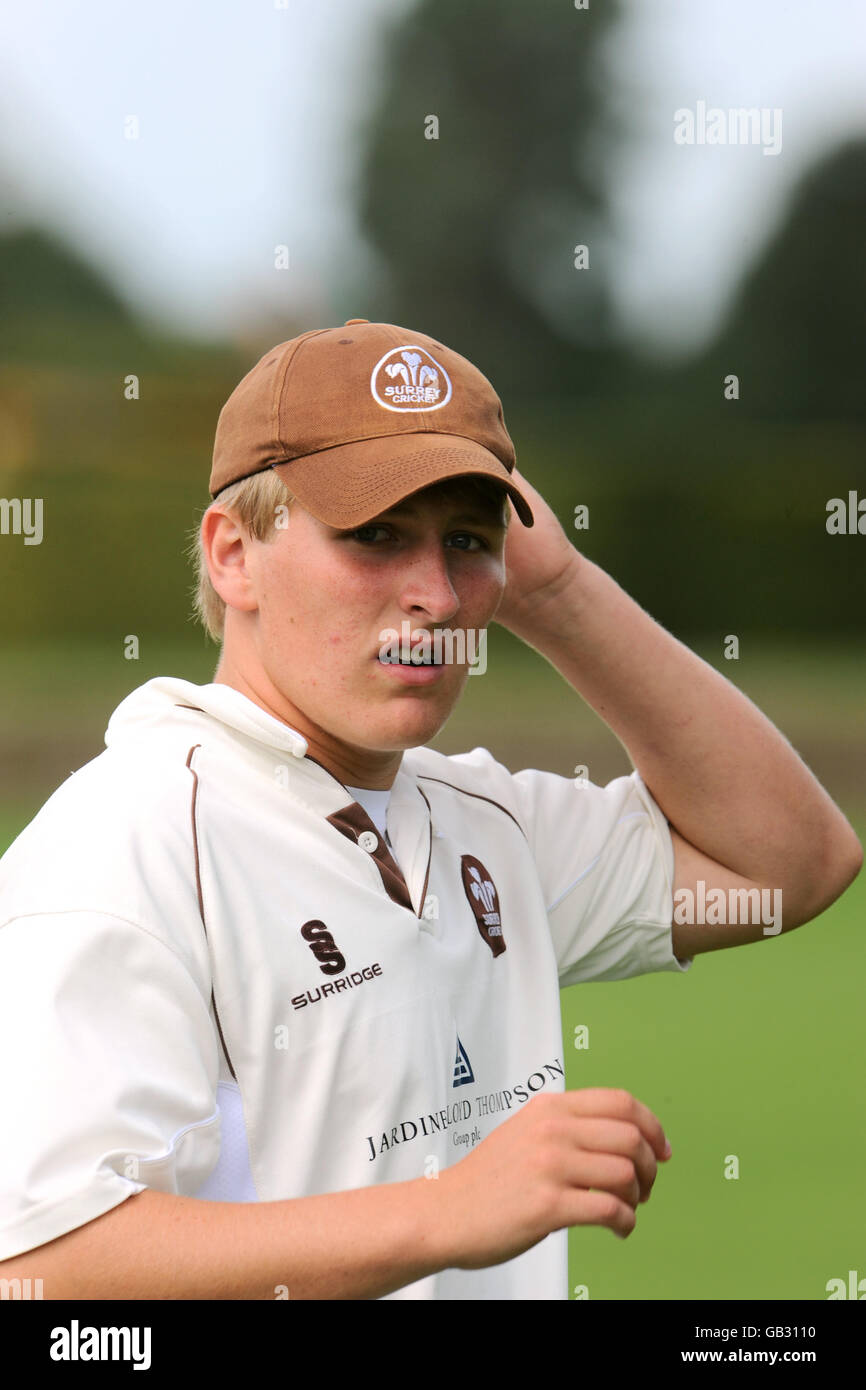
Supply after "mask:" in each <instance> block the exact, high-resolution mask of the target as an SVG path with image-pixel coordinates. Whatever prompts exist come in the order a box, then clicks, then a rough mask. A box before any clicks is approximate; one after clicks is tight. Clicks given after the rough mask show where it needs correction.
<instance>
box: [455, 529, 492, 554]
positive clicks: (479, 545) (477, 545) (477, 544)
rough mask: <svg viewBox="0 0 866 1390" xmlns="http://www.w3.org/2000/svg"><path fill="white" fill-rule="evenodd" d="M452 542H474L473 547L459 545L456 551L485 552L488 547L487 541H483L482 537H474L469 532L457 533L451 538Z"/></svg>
mask: <svg viewBox="0 0 866 1390" xmlns="http://www.w3.org/2000/svg"><path fill="white" fill-rule="evenodd" d="M450 540H452V541H454V540H457V541H470V542H472V545H471V546H469V545H458V546H456V547H455V549H457V550H470V549H473V550H484V549H485V548H486V546H487V542H486V541H485V540H482V539H481V537H480V536H473V535H472V534H471V533H470V532H469V531H457V532H456V533H455V534H454V535H453V536H451V537H450Z"/></svg>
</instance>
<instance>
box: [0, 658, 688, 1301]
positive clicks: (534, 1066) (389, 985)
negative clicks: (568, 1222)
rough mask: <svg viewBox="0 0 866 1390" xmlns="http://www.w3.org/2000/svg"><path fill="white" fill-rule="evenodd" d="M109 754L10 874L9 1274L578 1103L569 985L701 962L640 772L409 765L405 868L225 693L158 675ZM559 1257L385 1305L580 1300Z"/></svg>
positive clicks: (400, 793) (401, 800) (392, 819)
mask: <svg viewBox="0 0 866 1390" xmlns="http://www.w3.org/2000/svg"><path fill="white" fill-rule="evenodd" d="M105 741H106V745H107V746H106V750H105V751H104V752H103V753H101V754H100V755H99V756H98V757H96V758H94V759H93V761H92V762H89V763H87V764H86V765H85V766H84V767H82V768H81V769H80V770H79V771H78V772H76V773H74V774H73V775H72V776H71V777H70V778H68V779H67V781H66V782H64V783H63V785H62V786H60V787H59V788H58V790H57V791H56V792H55V793H54V795H53V796H52V797H50V799H49V800H48V801H47V802H46V803H45V805H44V806H43V807H42V809H41V811H40V812H39V814H38V815H37V816H36V817H35V819H34V820H33V821H32V822H31V823H30V825H29V826H28V827H27V828H26V829H25V830H24V831H23V832H22V834H21V835H20V836H19V837H18V839H17V840H16V841H15V842H14V844H13V845H11V846H10V848H9V850H8V851H7V853H6V854H5V855H4V856H3V858H2V860H0V1056H2V1057H3V1058H4V1059H5V1077H4V1107H3V1119H4V1125H5V1133H4V1134H3V1137H2V1144H0V1259H6V1258H9V1257H11V1256H13V1255H16V1254H19V1253H20V1252H22V1251H26V1250H29V1249H32V1248H33V1247H35V1246H37V1245H41V1244H43V1243H45V1242H46V1241H49V1240H53V1239H54V1238H56V1237H57V1236H59V1235H62V1234H63V1233H64V1232H66V1231H69V1230H72V1229H74V1228H75V1227H77V1226H80V1225H82V1224H83V1223H84V1222H87V1221H90V1220H92V1219H93V1218H95V1217H96V1216H99V1215H101V1214H102V1213H103V1212H106V1211H109V1210H110V1209H111V1208H112V1207H115V1206H117V1205H118V1204H119V1203H120V1202H122V1201H124V1200H125V1199H126V1198H127V1197H129V1196H130V1195H131V1194H133V1193H135V1192H139V1191H141V1190H142V1189H143V1188H144V1187H152V1188H156V1189H159V1190H161V1191H164V1192H175V1193H181V1194H184V1195H187V1196H201V1197H205V1196H208V1197H210V1198H214V1197H217V1198H218V1197H220V1196H222V1197H223V1199H225V1200H256V1199H258V1200H261V1201H276V1200H279V1199H285V1198H291V1197H302V1196H307V1195H312V1194H316V1193H324V1192H334V1191H340V1190H345V1189H349V1188H357V1187H364V1186H367V1185H370V1184H373V1183H381V1182H398V1181H402V1180H406V1179H411V1178H419V1177H421V1176H423V1175H425V1174H432V1173H434V1172H435V1171H436V1169H437V1167H439V1168H441V1167H444V1166H446V1165H448V1164H452V1163H456V1162H458V1161H459V1160H460V1159H461V1158H462V1157H463V1156H464V1155H465V1154H466V1153H467V1152H468V1151H469V1150H470V1149H471V1148H472V1147H474V1146H475V1145H476V1144H477V1143H479V1142H480V1141H481V1140H482V1139H483V1138H484V1137H485V1136H486V1135H488V1134H489V1133H490V1132H491V1130H492V1129H493V1128H494V1127H495V1126H496V1125H498V1124H501V1123H502V1122H504V1121H505V1120H507V1118H508V1117H509V1115H513V1114H514V1113H515V1112H516V1111H517V1110H519V1109H520V1108H521V1106H523V1105H525V1104H526V1103H527V1102H528V1101H529V1100H530V1099H531V1097H532V1096H533V1094H536V1093H538V1092H543V1091H561V1090H563V1088H564V1054H563V1043H562V1031H561V1019H560V1008H559V988H560V986H563V985H570V984H574V983H577V982H580V981H587V980H616V979H623V978H625V977H627V976H631V975H637V974H641V973H643V972H646V971H652V970H677V971H679V970H685V969H687V968H688V965H689V964H690V963H688V962H687V963H680V962H678V961H677V960H676V958H675V957H674V955H673V954H672V950H671V934H670V924H671V919H672V907H673V903H672V888H671V876H672V872H673V849H672V844H671V838H670V833H669V831H668V828H667V823H666V821H665V818H664V816H663V815H662V813H661V811H660V810H659V808H658V807H657V806H656V804H655V802H654V801H653V800H652V798H651V797H650V795H649V793H648V791H647V790H646V788H645V787H644V786H643V783H642V782H641V780H640V778H639V776H638V775H637V773H632V775H631V776H629V777H619V778H616V779H615V780H614V781H612V782H610V783H609V784H608V786H606V787H603V788H602V787H596V786H593V785H591V784H588V785H583V786H581V785H580V784H579V783H575V782H573V781H571V780H570V779H568V778H564V777H559V776H556V775H555V774H553V773H548V772H541V771H536V770H531V769H529V770H526V771H523V772H518V773H515V774H512V773H510V772H509V771H507V769H506V768H504V767H503V766H502V765H501V764H499V763H498V762H496V761H495V760H494V758H493V757H492V756H491V755H490V753H489V752H487V750H486V749H483V748H476V749H474V750H473V752H471V753H466V754H461V755H459V756H456V757H446V756H444V755H443V754H440V753H436V752H433V751H432V750H431V749H428V748H416V749H412V750H410V751H408V752H407V753H405V754H404V756H403V760H402V763H401V766H400V770H399V772H398V774H397V777H396V779H395V782H394V785H393V787H392V789H391V796H390V800H389V802H388V807H387V830H388V837H389V839H390V841H391V843H392V844H393V849H394V853H393V854H392V853H391V851H390V850H389V848H388V845H387V843H386V842H385V840H384V837H383V836H382V834H381V832H380V830H379V829H377V827H376V826H375V825H374V824H373V822H372V821H371V820H370V818H369V817H368V815H367V814H366V812H365V811H364V810H363V808H362V807H361V806H360V805H359V804H358V803H357V801H355V800H353V799H352V796H351V794H350V793H349V791H348V790H347V788H346V787H345V786H344V785H343V784H342V783H341V782H339V781H338V780H337V779H336V778H335V777H334V776H332V775H331V773H329V772H327V771H326V770H325V769H324V768H323V767H322V766H321V765H320V764H318V763H317V762H315V761H313V760H312V759H311V758H310V757H308V756H306V743H305V740H304V739H303V738H302V737H301V736H300V734H298V733H296V732H295V731H294V730H292V729H290V728H289V727H288V726H287V725H285V724H283V723H282V722H281V721H279V720H277V719H275V718H273V717H272V716H271V715H269V714H267V713H266V712H265V711H264V710H262V709H260V708H259V707H258V706H257V705H255V704H253V703H252V702H251V701H250V700H248V699H247V698H246V697H245V696H243V695H241V694H240V693H239V692H238V691H235V690H233V689H231V688H230V687H228V686H225V685H217V684H210V685H204V686H197V685H194V684H192V683H190V682H188V681H184V680H179V679H174V678H171V677H159V678H157V679H155V680H151V681H148V682H147V683H146V684H145V685H143V686H141V687H140V688H139V689H137V690H135V691H133V692H132V694H131V695H129V696H128V697H127V698H126V699H125V700H124V701H123V702H122V703H121V704H120V705H119V706H118V708H117V709H116V710H115V712H114V714H113V715H112V717H111V720H110V723H109V726H108V730H107V732H106V740H105ZM241 1111H242V1113H241ZM221 1114H222V1124H223V1125H224V1126H225V1132H224V1134H223V1135H222V1140H221ZM221 1148H222V1149H223V1151H224V1153H225V1154H228V1155H229V1157H230V1160H231V1162H230V1164H229V1165H228V1166H226V1165H225V1163H222V1164H221V1162H220V1156H221ZM215 1181H216V1182H217V1185H218V1186H219V1184H220V1183H221V1184H222V1187H221V1190H218V1191H214V1190H213V1185H214V1182H215ZM566 1250H567V1246H566V1233H565V1232H556V1233H554V1234H553V1235H551V1236H548V1237H547V1239H546V1240H543V1241H541V1242H540V1243H539V1244H538V1245H536V1246H535V1247H534V1248H533V1249H532V1250H529V1251H527V1252H526V1253H525V1254H524V1255H521V1256H520V1257H518V1258H517V1259H515V1260H511V1261H508V1262H507V1263H506V1264H503V1265H497V1266H495V1267H493V1268H491V1269H486V1270H479V1271H464V1270H455V1269H452V1270H445V1271H443V1272H441V1273H439V1274H436V1275H432V1276H431V1277H429V1278H427V1279H423V1280H420V1281H418V1282H416V1283H414V1284H412V1285H409V1286H407V1287H406V1288H404V1289H401V1290H399V1291H398V1292H397V1293H395V1294H392V1295H389V1297H392V1298H418V1299H431V1298H449V1299H451V1298H458V1299H462V1298H470V1299H472V1298H477V1299H523V1298H528V1299H548V1298H556V1299H561V1298H565V1297H567V1254H566ZM289 1284H290V1279H289ZM290 1296H291V1288H290Z"/></svg>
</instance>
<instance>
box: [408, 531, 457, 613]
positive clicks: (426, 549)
mask: <svg viewBox="0 0 866 1390" xmlns="http://www.w3.org/2000/svg"><path fill="white" fill-rule="evenodd" d="M400 606H401V608H402V609H403V611H404V612H405V613H408V614H411V616H412V617H413V618H418V619H421V620H423V621H431V622H433V623H436V624H440V623H446V622H448V620H449V619H450V618H453V617H454V614H455V613H456V612H457V610H458V609H459V607H460V599H459V598H458V596H457V593H456V591H455V588H454V585H453V584H452V583H451V576H450V574H449V572H448V557H447V555H445V554H443V551H442V545H441V542H440V541H439V540H434V541H431V542H430V543H429V544H424V545H419V546H418V547H417V548H416V549H415V550H414V552H413V554H412V557H411V559H409V560H407V565H406V570H405V571H404V574H403V582H402V589H401V594H400Z"/></svg>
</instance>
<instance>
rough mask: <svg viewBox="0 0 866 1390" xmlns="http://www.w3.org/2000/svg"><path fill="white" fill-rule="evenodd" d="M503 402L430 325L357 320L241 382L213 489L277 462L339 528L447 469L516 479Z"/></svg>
mask: <svg viewBox="0 0 866 1390" xmlns="http://www.w3.org/2000/svg"><path fill="white" fill-rule="evenodd" d="M515 461H516V460H515V452H514V445H513V444H512V442H511V438H510V436H509V434H508V431H507V429H506V428H505V421H504V419H503V415H502V402H501V401H500V399H499V397H498V396H497V394H496V392H495V391H494V389H493V387H492V386H491V385H490V382H489V381H488V380H487V378H486V377H485V376H484V375H483V374H482V373H481V372H480V371H479V370H478V368H477V367H474V366H473V365H472V363H471V362H469V361H467V359H466V358H465V357H461V356H460V354H459V353H457V352H454V351H452V349H451V348H447V347H444V346H443V344H442V343H439V342H436V341H435V339H433V338H431V337H429V336H428V335H427V334H426V333H418V332H416V331H415V330H414V329H410V328H400V327H398V326H397V325H396V324H393V323H370V322H369V320H368V319H347V320H346V322H345V324H344V325H343V327H342V328H317V329H312V330H311V331H310V332H309V333H302V334H301V335H300V337H298V338H292V339H291V340H290V341H289V342H286V343H279V344H278V345H277V346H276V347H273V348H271V349H270V351H269V352H266V353H265V355H264V357H262V358H261V360H260V361H259V362H257V363H256V365H255V366H254V367H253V368H252V370H251V371H249V372H248V373H247V375H246V376H245V377H244V378H243V380H242V381H241V382H239V383H238V385H237V386H236V387H235V389H234V391H233V392H232V394H231V395H230V396H229V398H228V400H227V401H226V403H225V405H224V406H223V408H222V410H221V411H220V417H219V421H218V423H217V429H216V438H215V441H214V453H213V468H212V471H211V476H210V494H211V497H212V498H216V496H217V495H218V493H220V492H221V491H222V490H223V488H225V487H228V486H229V484H230V483H236V482H239V481H240V479H241V478H249V477H251V476H252V475H253V474H254V473H261V472H264V470H265V469H267V468H273V470H274V472H275V473H277V474H279V476H280V477H281V478H282V480H283V482H284V483H285V484H286V487H287V488H288V489H289V492H290V493H291V494H292V495H293V496H294V497H297V499H298V501H299V502H300V503H301V506H303V507H305V508H306V510H307V511H309V512H310V513H311V514H312V515H313V516H314V517H316V518H317V519H318V520H319V521H323V522H325V524H326V525H328V526H337V527H346V528H348V527H355V526H362V525H364V523H365V522H367V521H370V520H372V518H373V517H375V516H378V515H379V514H380V512H384V511H387V510H388V509H389V508H390V507H393V506H396V504H397V503H398V502H402V501H403V499H404V498H406V497H408V496H409V495H410V493H413V492H418V491H419V489H421V488H424V487H429V486H430V484H431V483H438V482H441V481H442V480H443V479H445V478H457V477H461V476H465V475H466V474H476V475H477V474H480V475H483V476H485V477H488V478H491V479H492V480H494V481H495V482H499V483H501V484H502V486H503V488H504V489H505V491H506V492H507V493H508V495H509V496H510V498H511V500H512V501H513V503H514V507H515V510H516V512H517V515H518V517H519V518H520V520H521V521H522V522H523V524H524V526H532V524H533V518H532V512H531V510H530V507H529V503H528V502H527V500H526V498H525V497H524V495H523V493H522V492H521V491H520V489H519V488H518V487H517V485H516V484H515V483H514V482H513V481H512V480H511V474H512V472H513V470H514V465H515Z"/></svg>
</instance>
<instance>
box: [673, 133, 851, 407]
mask: <svg viewBox="0 0 866 1390" xmlns="http://www.w3.org/2000/svg"><path fill="white" fill-rule="evenodd" d="M864 245H866V141H863V140H859V141H851V142H849V143H847V144H845V145H843V146H841V147H839V148H837V149H835V150H834V151H833V152H832V153H830V154H829V155H827V156H825V157H824V158H823V159H821V160H820V161H819V162H818V163H817V164H816V165H815V166H813V168H812V169H811V170H809V171H808V173H807V174H806V175H805V176H804V177H803V178H802V179H801V181H800V183H799V185H798V188H797V190H796V192H795V194H794V196H793V198H792V200H791V203H790V206H789V208H788V210H787V212H786V214H785V217H784V220H783V221H782V224H781V226H780V227H779V228H778V230H777V232H776V234H775V236H774V237H773V238H772V240H771V241H770V243H769V244H768V245H767V246H766V248H765V249H764V251H763V253H762V255H761V257H760V259H759V260H758V262H757V264H756V265H755V266H754V267H753V268H752V269H751V270H750V271H749V272H748V273H747V274H746V275H745V277H744V279H743V282H742V285H741V288H740V291H739V293H738V295H737V298H736V300H735V303H734V305H733V308H732V310H731V313H730V315H729V317H728V321H727V323H726V325H725V326H724V327H723V329H722V331H721V332H720V334H719V337H718V338H717V340H716V342H714V343H713V345H712V346H711V348H710V349H709V350H708V352H707V354H706V355H703V356H702V357H701V359H700V360H699V361H698V362H696V363H695V364H694V365H693V366H692V367H690V369H689V371H688V372H687V376H688V378H689V379H690V380H694V379H695V378H696V377H700V378H702V379H703V380H704V381H705V382H706V381H708V380H710V381H712V382H713V394H714V397H715V396H716V395H717V394H720V391H719V389H718V388H717V381H721V379H722V377H723V376H724V375H725V374H727V373H730V372H734V373H736V374H737V375H738V376H739V378H740V400H739V410H740V412H741V413H742V414H745V415H755V416H762V417H766V418H788V419H794V420H797V419H799V420H802V419H813V420H822V419H823V420H830V419H835V420H846V419H848V420H851V419H859V420H864V419H866V391H864V389H863V360H864V347H866V338H864V334H866V328H864V324H866V260H864V257H863V247H864Z"/></svg>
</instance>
